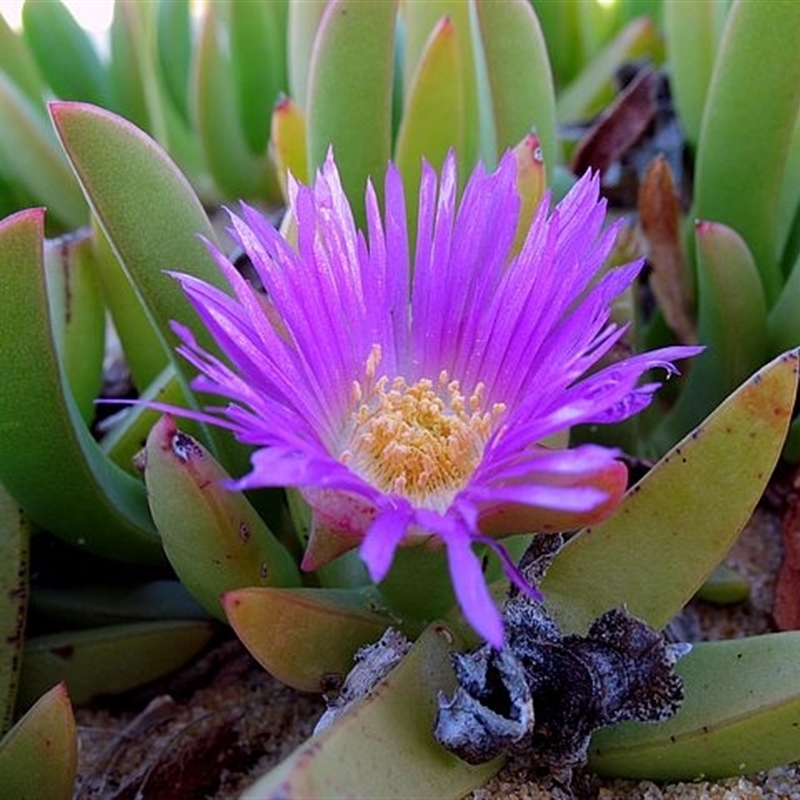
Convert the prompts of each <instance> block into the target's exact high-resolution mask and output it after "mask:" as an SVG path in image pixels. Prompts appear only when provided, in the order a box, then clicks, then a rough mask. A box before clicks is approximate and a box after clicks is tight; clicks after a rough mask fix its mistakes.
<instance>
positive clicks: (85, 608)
mask: <svg viewBox="0 0 800 800" xmlns="http://www.w3.org/2000/svg"><path fill="white" fill-rule="evenodd" d="M30 605H31V613H32V614H35V615H36V618H37V619H40V620H41V619H46V620H47V621H48V622H51V623H52V622H57V623H60V625H61V626H62V627H64V628H99V627H103V626H107V625H123V624H130V623H132V622H145V621H147V620H189V619H193V620H204V621H209V620H210V617H209V615H208V613H207V612H206V611H205V610H204V609H203V608H202V607H201V606H200V605H198V603H197V602H196V601H195V600H193V599H192V597H191V595H190V594H189V592H187V591H186V588H185V587H184V586H183V584H182V583H180V582H179V581H177V580H156V581H147V582H145V581H141V580H139V581H136V579H135V578H134V579H133V580H128V581H126V580H119V579H117V580H116V581H115V582H114V583H108V582H103V581H102V579H100V580H99V581H98V582H96V583H95V582H91V583H90V582H88V581H86V580H82V581H81V582H80V583H77V584H75V585H66V586H59V587H52V586H47V585H45V584H42V583H37V584H36V590H35V591H34V592H33V594H32V595H31V604H30Z"/></svg>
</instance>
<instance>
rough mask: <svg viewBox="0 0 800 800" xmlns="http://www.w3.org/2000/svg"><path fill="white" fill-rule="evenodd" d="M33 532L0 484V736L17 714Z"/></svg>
mask: <svg viewBox="0 0 800 800" xmlns="http://www.w3.org/2000/svg"><path fill="white" fill-rule="evenodd" d="M29 539H30V532H29V530H28V523H27V521H26V520H25V517H24V516H23V514H22V510H21V509H20V508H19V506H18V505H17V504H16V503H15V502H14V500H13V499H12V498H11V496H10V495H9V494H8V493H7V492H6V491H5V489H3V487H2V486H0V637H1V639H2V641H3V643H4V644H3V647H2V649H0V736H2V735H3V734H4V733H5V732H6V730H7V729H8V726H9V725H10V724H11V719H12V716H13V714H14V700H15V698H16V696H17V684H18V682H19V668H20V664H21V657H22V641H23V635H24V631H25V617H26V611H27V606H28V591H29V589H28V547H29Z"/></svg>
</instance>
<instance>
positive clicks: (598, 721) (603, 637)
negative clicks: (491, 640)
mask: <svg viewBox="0 0 800 800" xmlns="http://www.w3.org/2000/svg"><path fill="white" fill-rule="evenodd" d="M560 545H561V537H551V536H538V537H536V538H535V539H534V543H533V544H532V545H531V548H530V549H529V551H528V553H527V554H526V556H527V557H526V559H524V561H527V566H526V569H525V573H526V577H527V578H528V579H529V580H532V581H537V582H538V581H539V580H540V579H541V577H542V576H543V575H544V572H545V571H546V569H547V567H548V566H549V565H550V563H551V561H552V559H553V557H554V556H555V554H556V552H557V550H558V548H559V547H560ZM504 620H505V625H506V631H507V639H506V643H505V645H504V646H503V647H502V648H501V649H499V650H497V649H495V648H492V647H491V646H490V645H488V644H486V645H483V646H482V647H479V648H478V649H477V650H474V651H473V652H471V653H467V654H464V653H456V654H455V655H454V656H453V665H454V668H455V672H456V677H457V679H458V684H459V686H458V688H457V689H456V692H455V694H454V695H453V697H452V699H450V700H448V699H447V698H446V697H445V696H444V695H440V696H439V712H438V715H437V719H436V727H435V735H436V738H437V739H438V740H439V741H440V742H441V743H442V744H443V745H444V746H445V747H447V748H448V749H449V750H451V751H452V752H454V753H455V754H456V755H457V756H459V757H460V758H462V759H464V760H465V761H468V762H469V763H471V764H480V763H484V762H486V761H489V760H491V759H493V758H495V757H497V756H499V755H501V754H509V753H511V754H519V755H524V756H525V757H526V759H529V760H530V761H531V762H532V763H534V764H536V765H540V766H544V767H548V768H550V769H554V770H560V769H569V768H572V767H576V766H579V765H581V764H583V763H585V761H586V755H587V749H588V746H589V740H590V737H591V734H592V732H593V731H594V730H596V729H597V728H600V727H603V726H606V725H612V724H614V723H617V722H621V721H623V720H640V721H652V722H657V721H660V720H664V719H667V718H668V717H671V716H672V715H673V714H674V713H675V712H676V711H677V710H678V707H679V706H680V704H681V701H682V700H683V685H682V682H681V679H680V678H679V677H678V676H677V675H676V674H675V672H674V671H673V666H674V664H675V662H676V661H677V659H678V658H680V657H681V656H682V655H685V654H686V653H687V652H688V650H689V645H686V644H667V643H666V642H665V641H664V639H663V637H662V635H661V634H660V633H658V632H657V631H655V630H653V629H652V628H651V627H650V626H648V625H647V624H646V623H644V622H642V621H641V620H638V619H636V618H635V617H633V616H632V615H631V614H629V613H628V612H627V611H626V610H625V609H624V608H615V609H611V610H610V611H606V612H605V613H604V614H602V615H601V616H600V617H598V619H597V620H595V622H594V623H593V624H592V625H591V627H590V628H589V631H588V633H587V634H586V635H585V636H581V635H564V634H562V632H561V630H560V628H559V626H558V624H557V623H556V621H555V620H554V619H553V618H552V617H551V616H550V615H549V614H548V613H547V610H546V609H545V606H544V605H543V604H542V603H540V602H538V601H536V600H534V599H532V598H531V597H529V596H527V595H524V594H522V593H519V592H513V593H512V595H511V597H510V598H509V600H508V602H507V604H506V607H505V610H504Z"/></svg>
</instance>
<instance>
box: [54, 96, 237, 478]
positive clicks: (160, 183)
mask: <svg viewBox="0 0 800 800" xmlns="http://www.w3.org/2000/svg"><path fill="white" fill-rule="evenodd" d="M51 114H52V116H53V121H54V123H55V126H56V130H57V131H58V135H59V137H60V138H61V141H62V144H63V145H64V149H65V150H66V152H67V155H68V157H69V159H70V162H71V163H72V166H73V169H74V170H75V173H76V175H77V176H78V180H79V181H80V183H81V186H82V187H83V190H84V192H85V193H86V195H87V197H88V199H89V202H90V205H91V207H92V211H93V212H94V214H95V216H96V217H97V220H98V223H99V225H100V227H101V228H102V230H103V233H104V234H105V236H106V237H107V238H108V240H109V242H110V243H111V246H112V248H113V250H114V253H115V254H116V256H117V258H118V259H119V260H120V263H121V264H122V267H123V269H124V270H125V272H126V274H127V276H128V277H129V279H130V280H131V282H132V284H133V285H134V286H135V287H136V291H137V293H138V295H139V296H140V297H141V299H142V302H143V303H144V305H145V306H146V308H147V310H148V313H149V314H150V316H151V319H152V321H153V323H154V324H155V326H156V328H157V329H158V331H159V333H160V335H161V337H162V339H163V340H164V341H165V342H166V344H167V348H168V349H167V351H166V352H168V353H169V354H170V356H171V358H172V360H173V363H174V364H175V367H176V370H177V374H178V375H179V377H180V378H181V379H182V380H183V381H184V382H185V383H186V382H188V380H189V378H190V377H191V376H192V373H191V370H190V368H189V367H188V365H187V364H186V362H185V361H183V360H182V359H178V358H177V357H176V356H173V355H172V353H173V351H174V349H175V346H176V345H177V344H178V339H177V337H176V335H175V334H174V333H173V331H172V329H171V327H170V321H171V320H174V321H176V322H179V323H181V324H183V325H185V326H187V327H191V328H194V329H196V336H197V340H198V342H199V343H200V344H201V345H202V346H203V347H205V348H206V349H207V350H209V352H212V353H214V352H218V348H217V345H216V343H215V341H214V338H213V337H212V336H211V334H210V333H208V332H207V331H206V330H205V329H204V328H203V327H202V326H200V327H198V326H197V325H196V324H195V323H196V315H195V313H194V310H193V309H192V307H191V304H190V303H189V301H188V300H187V299H186V296H185V294H184V292H183V291H182V289H181V288H180V286H178V284H177V283H176V282H175V281H174V280H173V279H172V278H170V277H169V276H167V275H165V274H164V270H167V269H176V270H181V271H184V272H190V273H192V274H193V275H196V276H197V277H199V278H202V279H203V280H205V281H207V282H208V283H211V284H213V285H215V286H218V287H220V288H221V289H223V290H225V288H226V287H225V282H224V280H223V278H222V276H221V274H220V271H219V269H218V267H217V265H216V262H215V261H214V259H213V257H212V256H211V254H210V253H209V252H208V250H207V249H206V246H205V244H204V243H203V241H202V239H203V238H205V239H207V240H209V241H211V242H214V241H215V238H216V237H215V235H214V231H213V229H212V227H211V223H210V222H209V221H208V217H207V216H206V214H205V211H204V210H203V207H202V205H201V203H200V201H199V200H198V198H197V195H195V193H194V192H193V191H192V188H191V186H190V185H189V183H188V182H187V180H186V178H185V177H184V176H183V175H182V174H181V172H180V171H179V170H178V168H177V167H176V166H175V164H174V163H173V162H172V161H171V160H170V158H169V156H167V155H166V153H164V152H163V150H161V148H160V147H159V146H158V145H157V144H156V143H155V142H154V141H153V140H152V139H151V138H150V137H149V136H147V135H146V134H145V133H143V132H142V131H140V130H139V129H138V128H136V127H135V126H134V125H132V124H131V123H129V122H127V121H126V120H124V119H122V118H121V117H118V116H116V115H114V114H111V113H109V112H107V111H104V110H103V109H99V108H95V107H94V106H89V105H85V104H82V103H54V104H52V105H51ZM187 396H189V397H191V395H190V394H188V390H187ZM208 435H209V437H210V440H211V441H213V442H214V444H215V446H216V447H217V448H218V449H219V451H220V452H221V453H224V454H225V457H226V465H227V466H229V467H230V468H231V470H232V471H235V470H234V467H237V466H238V467H241V468H242V469H244V467H245V465H246V461H245V458H244V455H243V451H242V449H241V448H236V447H234V446H233V442H232V440H231V438H230V436H228V435H227V434H226V433H224V432H222V431H220V430H217V429H211V430H210V431H209V433H208ZM229 462H230V463H229Z"/></svg>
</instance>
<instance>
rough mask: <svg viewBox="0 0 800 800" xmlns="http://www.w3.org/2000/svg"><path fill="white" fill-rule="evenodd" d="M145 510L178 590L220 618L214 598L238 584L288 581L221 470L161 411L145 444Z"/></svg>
mask: <svg viewBox="0 0 800 800" xmlns="http://www.w3.org/2000/svg"><path fill="white" fill-rule="evenodd" d="M145 454H146V458H145V461H146V464H145V472H144V475H145V481H146V483H147V496H148V500H149V503H150V510H151V511H152V514H153V519H154V520H155V523H156V526H157V527H158V530H159V532H160V534H161V539H162V541H163V544H164V550H165V551H166V553H167V558H169V560H170V562H171V564H172V566H173V567H174V568H175V571H176V572H177V573H178V576H179V577H180V579H181V581H182V582H183V584H184V585H185V586H186V588H187V589H188V590H189V591H190V592H191V593H192V595H194V597H196V598H197V600H198V602H200V603H201V604H202V605H203V606H204V607H205V608H207V609H208V610H209V611H210V612H211V613H212V614H215V615H216V616H218V617H220V618H223V614H222V609H221V607H220V603H219V598H220V596H221V595H222V594H223V593H224V592H227V591H230V590H231V589H238V588H241V587H244V586H296V585H297V584H299V583H300V575H299V572H298V570H297V567H296V565H295V563H294V561H293V560H292V558H291V556H290V555H289V553H288V551H287V550H286V549H285V548H284V547H283V545H282V544H281V543H280V542H278V540H277V539H276V538H275V537H274V536H273V534H272V532H271V531H270V530H269V529H268V528H267V526H266V525H265V524H264V522H263V521H262V520H261V518H260V517H259V516H258V514H257V513H256V511H255V510H254V509H253V507H252V506H251V505H250V503H249V502H248V501H247V498H246V497H245V496H244V494H243V493H241V492H234V491H231V490H230V489H228V488H226V487H225V485H224V482H225V481H226V480H230V478H229V476H228V475H227V473H225V472H224V470H223V469H222V468H221V467H220V466H219V464H218V463H217V462H216V461H215V460H214V459H213V458H212V456H211V455H210V454H209V453H208V451H207V450H205V449H204V448H203V447H202V446H201V445H200V444H199V443H198V442H197V441H195V440H194V439H192V437H191V436H189V435H187V434H185V433H183V432H181V431H179V430H178V429H177V428H176V427H175V423H174V421H173V420H172V418H171V417H169V416H166V415H165V416H163V417H162V418H161V420H160V421H159V422H158V423H157V424H156V425H154V426H153V429H152V430H151V431H150V435H149V436H148V438H147V445H146V448H145Z"/></svg>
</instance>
